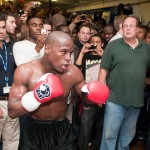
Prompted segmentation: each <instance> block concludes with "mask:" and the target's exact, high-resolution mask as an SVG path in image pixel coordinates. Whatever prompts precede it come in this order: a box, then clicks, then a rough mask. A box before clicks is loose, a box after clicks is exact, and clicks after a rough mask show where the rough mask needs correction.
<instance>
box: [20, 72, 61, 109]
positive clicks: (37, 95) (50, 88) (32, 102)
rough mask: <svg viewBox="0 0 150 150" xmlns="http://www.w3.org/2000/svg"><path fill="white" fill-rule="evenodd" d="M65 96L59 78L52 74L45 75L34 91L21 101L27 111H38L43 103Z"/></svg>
mask: <svg viewBox="0 0 150 150" xmlns="http://www.w3.org/2000/svg"><path fill="white" fill-rule="evenodd" d="M62 95H63V88H62V85H61V82H60V80H59V78H58V77H57V76H55V75H53V74H52V73H48V74H45V75H43V76H42V77H41V78H40V80H39V82H38V83H37V84H36V85H35V87H34V90H33V91H31V92H28V93H26V94H25V95H24V96H23V97H22V100H21V103H22V106H23V107H24V108H25V109H26V110H27V111H29V112H30V111H34V110H36V109H37V108H38V107H39V106H40V104H41V103H46V102H48V101H50V100H52V99H53V98H56V97H59V96H62Z"/></svg>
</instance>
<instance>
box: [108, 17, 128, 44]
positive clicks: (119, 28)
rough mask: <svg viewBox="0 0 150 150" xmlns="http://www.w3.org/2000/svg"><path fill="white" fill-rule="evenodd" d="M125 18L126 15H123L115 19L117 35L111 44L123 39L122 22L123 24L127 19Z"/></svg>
mask: <svg viewBox="0 0 150 150" xmlns="http://www.w3.org/2000/svg"><path fill="white" fill-rule="evenodd" d="M125 17H126V15H121V16H116V17H115V20H114V27H115V29H116V31H117V33H116V35H115V36H113V37H112V38H111V39H110V41H109V43H110V42H111V41H114V40H116V39H119V38H122V35H123V29H122V22H123V20H124V19H125Z"/></svg>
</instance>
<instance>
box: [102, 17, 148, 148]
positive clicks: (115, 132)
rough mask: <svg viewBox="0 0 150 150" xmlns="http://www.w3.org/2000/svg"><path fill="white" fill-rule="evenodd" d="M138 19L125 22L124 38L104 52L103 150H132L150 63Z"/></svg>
mask: <svg viewBox="0 0 150 150" xmlns="http://www.w3.org/2000/svg"><path fill="white" fill-rule="evenodd" d="M138 25H139V22H138V19H137V18H136V17H134V16H127V17H126V18H125V19H124V21H123V38H120V39H117V40H115V41H112V42H110V43H109V44H108V45H107V47H106V49H105V51H104V54H103V57H102V61H101V69H100V72H99V81H100V82H102V83H104V82H105V81H106V84H107V85H108V87H109V89H110V94H109V97H108V100H107V102H106V106H105V116H104V129H103V137H102V142H101V147H100V150H115V149H117V150H129V144H130V142H131V141H132V139H133V137H134V134H135V129H136V122H137V118H138V115H139V112H140V108H141V107H142V106H143V105H144V100H143V92H144V86H145V77H146V70H147V68H148V67H149V65H150V50H149V45H148V44H146V43H144V42H142V41H139V40H138V39H137V38H136V34H137V32H138Z"/></svg>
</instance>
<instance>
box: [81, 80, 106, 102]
mask: <svg viewBox="0 0 150 150" xmlns="http://www.w3.org/2000/svg"><path fill="white" fill-rule="evenodd" d="M81 94H82V95H83V96H87V100H89V101H90V102H93V103H96V104H104V103H105V102H106V100H107V98H108V95H109V88H108V87H107V85H106V84H102V83H100V82H99V81H92V82H89V83H88V84H86V85H84V86H83V87H82V89H81Z"/></svg>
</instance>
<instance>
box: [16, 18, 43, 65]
mask: <svg viewBox="0 0 150 150" xmlns="http://www.w3.org/2000/svg"><path fill="white" fill-rule="evenodd" d="M27 29H28V31H29V36H28V37H27V39H25V40H23V41H19V42H16V43H15V44H14V46H13V53H14V58H15V62H16V65H17V66H19V65H21V64H23V63H27V62H30V61H31V60H35V59H38V58H41V57H42V56H43V54H44V49H43V48H44V44H45V39H46V33H45V34H43V33H41V31H42V29H43V21H42V19H41V18H38V17H31V18H28V20H27Z"/></svg>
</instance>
